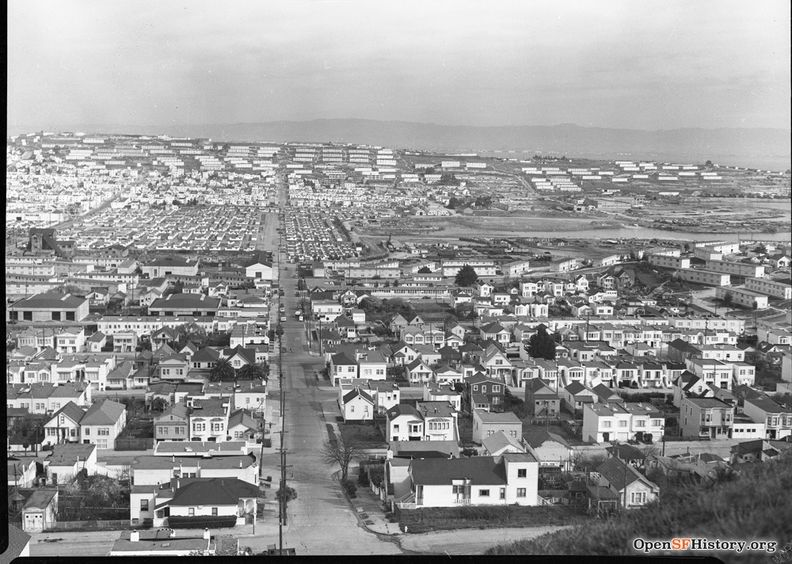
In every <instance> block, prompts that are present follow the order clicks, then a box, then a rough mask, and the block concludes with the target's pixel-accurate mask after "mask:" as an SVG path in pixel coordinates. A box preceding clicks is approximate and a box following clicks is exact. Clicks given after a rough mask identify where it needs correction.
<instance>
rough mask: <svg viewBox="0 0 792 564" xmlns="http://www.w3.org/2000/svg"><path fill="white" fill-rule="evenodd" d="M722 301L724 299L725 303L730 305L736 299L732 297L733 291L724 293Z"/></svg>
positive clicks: (726, 305)
mask: <svg viewBox="0 0 792 564" xmlns="http://www.w3.org/2000/svg"><path fill="white" fill-rule="evenodd" d="M722 301H723V305H724V306H725V307H729V306H730V305H731V304H732V301H734V297H732V295H731V292H726V293H725V294H724V295H723V300H722Z"/></svg>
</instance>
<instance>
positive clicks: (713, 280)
mask: <svg viewBox="0 0 792 564" xmlns="http://www.w3.org/2000/svg"><path fill="white" fill-rule="evenodd" d="M677 275H678V276H679V279H680V280H684V281H685V282H694V283H696V284H703V285H705V286H728V285H729V284H731V275H730V274H725V273H722V272H712V271H710V270H699V269H695V270H692V269H688V270H680V271H679V272H678V273H677Z"/></svg>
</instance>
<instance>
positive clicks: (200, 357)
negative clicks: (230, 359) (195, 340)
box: [192, 347, 220, 362]
mask: <svg viewBox="0 0 792 564" xmlns="http://www.w3.org/2000/svg"><path fill="white" fill-rule="evenodd" d="M218 358H220V353H219V352H217V351H216V350H215V349H213V348H211V347H204V348H202V349H201V350H199V351H197V352H196V353H195V354H193V355H192V362H215V361H216V360H217V359H218Z"/></svg>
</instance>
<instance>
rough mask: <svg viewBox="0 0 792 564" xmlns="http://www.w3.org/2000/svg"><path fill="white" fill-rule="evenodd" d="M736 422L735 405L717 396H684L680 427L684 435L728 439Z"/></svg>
mask: <svg viewBox="0 0 792 564" xmlns="http://www.w3.org/2000/svg"><path fill="white" fill-rule="evenodd" d="M733 423H734V407H733V406H731V405H728V404H727V403H724V402H722V401H721V400H719V399H715V398H693V397H683V398H682V402H681V404H680V407H679V427H680V430H681V432H682V436H683V437H699V438H710V439H728V438H729V436H730V432H731V427H732V425H733Z"/></svg>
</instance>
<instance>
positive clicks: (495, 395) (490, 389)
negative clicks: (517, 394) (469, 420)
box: [465, 372, 506, 411]
mask: <svg viewBox="0 0 792 564" xmlns="http://www.w3.org/2000/svg"><path fill="white" fill-rule="evenodd" d="M465 396H466V397H465V403H466V404H467V405H468V406H470V409H485V410H488V411H503V404H504V403H505V401H506V385H505V384H504V383H503V382H502V381H499V380H494V379H492V378H489V377H488V376H486V375H485V374H484V373H482V372H477V373H476V374H474V375H473V376H470V377H468V378H465Z"/></svg>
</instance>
